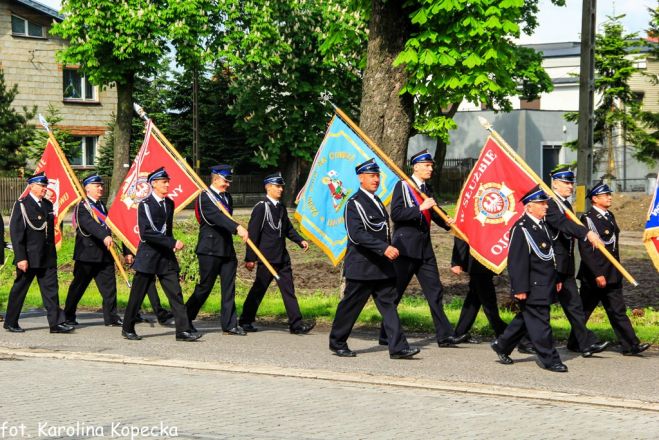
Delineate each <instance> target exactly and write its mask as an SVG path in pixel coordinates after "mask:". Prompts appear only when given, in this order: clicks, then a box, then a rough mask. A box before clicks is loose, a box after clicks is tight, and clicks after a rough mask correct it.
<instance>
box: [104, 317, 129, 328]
mask: <svg viewBox="0 0 659 440" xmlns="http://www.w3.org/2000/svg"><path fill="white" fill-rule="evenodd" d="M122 325H124V320H123V319H121V318H115V320H114V321H112V322H111V323H109V324H105V326H106V327H121V326H122Z"/></svg>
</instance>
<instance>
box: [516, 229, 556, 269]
mask: <svg viewBox="0 0 659 440" xmlns="http://www.w3.org/2000/svg"><path fill="white" fill-rule="evenodd" d="M522 231H523V232H524V236H525V237H526V242H527V243H528V245H529V247H530V249H531V250H532V251H533V253H534V254H535V255H536V256H537V257H538V258H540V259H541V260H542V261H549V260H554V248H553V246H550V247H549V252H546V253H545V252H542V250H540V248H539V247H538V244H537V243H536V242H535V240H533V237H531V234H530V233H529V231H528V230H527V229H526V228H525V227H523V226H522ZM554 263H555V261H554Z"/></svg>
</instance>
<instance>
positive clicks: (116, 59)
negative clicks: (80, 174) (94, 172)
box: [52, 0, 215, 198]
mask: <svg viewBox="0 0 659 440" xmlns="http://www.w3.org/2000/svg"><path fill="white" fill-rule="evenodd" d="M214 3H215V2H213V1H211V0H153V1H148V2H146V1H142V0H123V1H120V2H118V1H114V0H95V1H93V2H89V1H87V0H64V1H63V2H62V13H63V14H64V15H65V17H66V18H65V19H64V20H63V21H62V22H61V23H57V24H55V25H54V26H53V28H52V32H53V33H54V34H55V35H59V36H61V37H63V38H65V39H67V40H68V41H69V45H68V46H67V47H66V48H65V49H63V50H62V51H61V52H60V53H59V55H58V56H59V59H60V61H62V62H63V63H65V64H76V65H79V66H80V68H81V69H82V71H83V73H84V74H85V75H86V76H87V78H88V79H89V81H90V82H91V83H92V84H95V85H99V86H105V85H108V84H110V83H115V84H116V86H117V95H118V101H117V113H116V122H115V131H114V159H113V161H114V163H113V173H112V176H113V179H112V185H111V187H110V197H111V198H112V197H113V195H114V194H116V191H117V189H118V187H119V185H120V183H121V181H122V180H123V178H124V177H125V175H126V173H127V170H128V169H127V168H125V167H124V164H127V163H129V149H130V148H129V146H130V138H131V123H132V117H133V92H134V87H135V78H136V77H137V76H138V75H141V76H143V77H148V76H149V75H152V74H153V73H154V72H156V71H158V70H160V69H161V68H162V65H161V64H160V62H161V60H162V59H163V58H164V55H165V54H167V53H168V52H169V51H170V48H171V47H174V48H176V49H177V60H178V61H179V62H180V63H181V64H185V63H187V62H190V60H189V59H188V57H191V58H197V57H199V56H201V55H202V53H201V51H200V50H199V44H198V43H199V41H201V40H202V38H203V37H204V36H205V35H206V34H207V33H208V31H209V29H210V28H209V26H208V15H209V11H212V10H213V7H214Z"/></svg>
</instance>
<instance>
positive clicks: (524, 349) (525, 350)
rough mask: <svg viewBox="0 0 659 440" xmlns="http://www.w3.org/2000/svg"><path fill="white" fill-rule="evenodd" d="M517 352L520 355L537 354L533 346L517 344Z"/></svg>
mask: <svg viewBox="0 0 659 440" xmlns="http://www.w3.org/2000/svg"><path fill="white" fill-rule="evenodd" d="M517 351H519V352H520V353H522V354H538V351H537V350H536V349H535V347H534V346H533V345H527V344H518V345H517Z"/></svg>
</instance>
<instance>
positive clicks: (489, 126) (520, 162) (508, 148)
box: [478, 116, 638, 286]
mask: <svg viewBox="0 0 659 440" xmlns="http://www.w3.org/2000/svg"><path fill="white" fill-rule="evenodd" d="M478 120H479V121H480V123H481V125H482V126H483V128H485V129H486V130H487V131H489V132H490V134H491V135H492V137H493V138H494V139H495V140H496V141H497V142H498V143H499V145H501V147H503V148H504V149H505V150H506V151H507V152H508V154H510V155H511V156H512V157H513V159H515V161H516V162H517V164H518V165H519V166H521V167H522V168H524V170H525V171H526V172H527V173H528V174H529V175H530V176H531V177H532V178H533V179H535V181H536V183H538V184H540V188H542V190H543V191H544V192H546V193H547V194H548V195H549V196H550V197H551V198H553V199H554V200H555V201H556V203H558V205H559V206H560V207H561V208H562V209H563V211H565V213H566V214H567V217H568V218H569V219H570V220H572V221H573V222H575V223H576V224H578V225H580V226H584V224H583V223H581V220H579V218H578V217H577V216H576V215H575V214H574V212H572V210H571V209H568V208H567V206H565V205H564V204H563V201H562V200H561V199H560V198H559V197H558V196H557V195H556V193H555V192H554V191H553V190H552V189H551V188H550V187H549V186H548V185H547V184H546V183H545V182H544V181H543V180H542V179H541V178H540V176H538V175H537V174H536V172H535V171H533V169H532V168H531V167H530V166H529V165H528V164H527V163H526V161H525V160H524V159H523V158H522V157H521V156H520V155H519V154H517V152H516V151H515V150H513V148H512V147H511V146H510V145H509V144H508V142H506V140H505V139H504V138H503V137H502V136H501V135H500V134H499V133H498V132H497V131H496V130H495V129H494V128H493V127H492V124H490V122H489V121H488V120H487V119H485V118H483V117H482V116H479V117H478ZM584 227H585V226H584ZM597 249H599V251H600V252H602V254H604V256H605V257H606V258H607V260H609V261H610V262H611V264H613V265H614V266H615V268H616V269H618V271H620V273H621V274H622V275H623V276H624V277H625V278H626V279H627V281H629V282H630V283H631V284H632V285H634V286H638V283H637V282H636V280H635V279H634V277H632V276H631V275H630V273H629V272H627V270H626V269H625V268H624V267H622V264H620V262H619V261H618V260H616V259H615V257H614V256H613V255H611V253H610V252H609V251H608V250H607V249H606V247H605V246H604V244H602V243H600V244H599V245H598V246H597Z"/></svg>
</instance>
